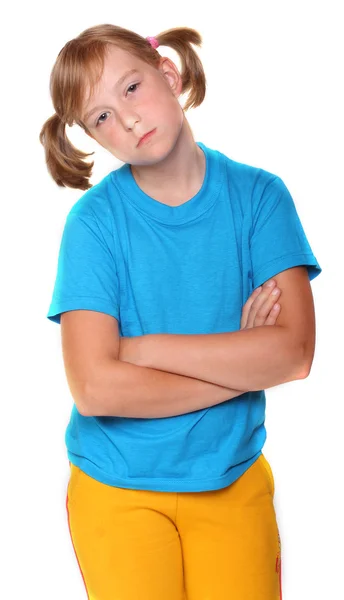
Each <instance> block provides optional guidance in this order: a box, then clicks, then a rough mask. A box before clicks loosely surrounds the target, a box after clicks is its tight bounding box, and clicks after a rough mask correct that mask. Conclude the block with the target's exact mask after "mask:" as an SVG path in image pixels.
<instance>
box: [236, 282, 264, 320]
mask: <svg viewBox="0 0 344 600" xmlns="http://www.w3.org/2000/svg"><path fill="white" fill-rule="evenodd" d="M261 290H262V286H259V288H256V289H255V290H254V292H252V294H251V296H250V297H249V299H248V300H247V302H246V304H245V305H244V307H243V309H242V313H241V321H240V329H245V327H246V325H247V320H248V316H249V314H250V310H251V306H252V304H253V302H254V301H255V299H256V298H257V297H258V296H259V294H260V292H261Z"/></svg>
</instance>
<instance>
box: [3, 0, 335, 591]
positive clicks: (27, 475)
mask: <svg viewBox="0 0 344 600" xmlns="http://www.w3.org/2000/svg"><path fill="white" fill-rule="evenodd" d="M339 5H340V3H339V2H338V3H335V2H331V1H327V2H326V3H325V2H316V1H313V2H305V1H302V0H299V1H298V2H291V1H290V0H289V1H276V0H275V1H267V0H260V1H259V2H257V1H254V0H252V1H251V2H248V1H241V2H237V1H235V2H234V1H232V0H229V1H228V2H226V3H225V2H223V3H222V2H219V1H218V0H213V1H212V2H211V3H209V6H206V5H205V4H204V5H202V4H200V3H199V2H196V1H195V0H194V1H192V0H189V1H188V3H186V2H180V1H179V0H173V2H172V3H171V4H170V5H167V4H166V2H149V1H148V2H130V3H129V2H123V3H120V2H116V3H115V2H113V1H111V2H109V1H108V0H103V1H102V2H101V3H98V2H87V1H85V0H83V1H82V2H80V1H76V0H74V1H73V2H72V1H69V2H66V1H65V0H63V1H62V0H60V1H59V2H55V3H52V2H46V3H42V4H41V3H38V2H33V1H31V2H28V3H24V2H21V3H18V2H17V3H15V2H13V3H11V4H10V6H9V7H8V4H7V8H6V9H2V18H1V21H2V34H1V87H2V92H1V110H0V114H1V164H2V177H1V180H2V181H1V210H2V219H1V289H2V293H1V309H2V310H1V316H2V328H1V346H2V354H1V355H2V357H3V358H2V361H1V367H2V368H1V384H2V388H1V409H2V410H1V436H0V437H1V476H2V477H1V479H2V481H1V489H2V493H1V513H0V514H1V519H2V524H1V546H2V550H1V553H2V556H3V558H2V559H1V570H2V575H1V590H2V592H1V595H2V597H4V598H6V600H14V599H15V600H17V599H18V600H19V599H20V600H22V599H24V598H35V600H47V599H49V600H60V599H61V598H63V599H64V600H85V599H86V593H85V590H84V585H83V582H82V579H81V575H80V572H79V569H78V565H77V562H76V559H75V555H74V550H73V547H72V544H71V540H70V537H69V531H68V526H67V515H66V508H65V499H66V487H67V483H68V477H69V465H68V459H67V454H66V449H65V445H64V434H65V429H66V426H67V424H68V420H69V416H70V411H71V408H72V402H73V400H72V397H71V394H70V392H69V388H68V386H67V382H66V378H65V373H64V367H63V362H62V353H61V342H60V327H59V326H58V325H56V324H54V323H52V322H50V321H49V320H48V319H47V318H46V314H47V311H48V308H49V304H50V301H51V294H52V290H53V285H54V281H55V275H56V265H57V254H58V250H59V244H60V239H61V234H62V229H63V226H64V222H65V218H66V215H67V213H68V212H69V210H70V208H71V207H72V206H73V204H74V203H75V202H76V201H77V200H78V199H79V198H80V196H81V194H82V192H81V191H80V190H70V189H66V188H59V187H57V185H56V184H55V183H54V182H53V180H52V179H51V178H50V176H49V174H48V172H47V169H46V166H45V162H44V150H43V147H42V146H41V145H40V144H39V141H38V135H39V132H40V129H41V126H42V124H43V122H44V121H45V120H46V119H47V118H48V117H49V116H50V115H51V114H52V113H53V112H54V110H53V107H52V103H51V99H50V96H49V76H50V71H51V69H52V67H53V64H54V61H55V60H56V57H57V54H58V52H59V51H60V49H61V48H62V47H63V46H64V44H65V43H66V42H67V41H68V40H69V39H71V38H73V37H76V36H77V35H79V33H81V32H82V31H83V30H84V29H86V28H88V27H90V26H93V25H97V24H100V23H113V24H116V25H121V26H123V27H126V28H129V29H132V30H134V31H136V32H137V33H139V34H141V35H143V36H144V37H145V36H147V35H151V36H153V35H157V34H159V33H160V32H161V31H163V30H165V29H168V28H170V27H177V26H188V27H192V28H195V29H197V30H198V31H199V32H200V34H201V35H202V37H203V46H202V48H201V49H199V50H198V52H199V55H200V57H201V60H202V61H203V65H204V68H205V72H206V77H207V84H208V87H207V95H206V98H205V101H204V103H203V104H202V105H201V106H200V107H199V108H197V109H195V110H191V111H189V112H188V113H187V118H188V119H189V122H190V124H191V127H192V129H193V132H194V136H195V140H196V141H202V142H203V143H205V144H206V145H208V146H209V147H210V148H214V149H218V150H220V151H221V152H223V153H225V154H227V156H229V157H230V158H232V159H234V160H237V161H240V162H245V163H247V164H251V165H253V166H258V167H262V168H264V169H266V170H268V171H270V172H273V173H275V174H278V175H279V176H280V177H281V178H282V179H283V180H284V182H285V183H286V185H287V186H288V188H289V190H290V192H291V193H292V196H293V198H294V201H295V204H296V207H297V210H298V213H299V215H300V218H301V221H302V223H303V226H304V229H305V232H306V235H307V237H308V240H309V242H310V244H311V247H312V249H313V252H314V254H315V256H316V257H317V259H318V261H319V263H320V265H321V267H322V269H323V272H322V273H321V275H320V276H319V277H318V278H316V279H315V280H314V282H312V289H313V294H314V300H315V306H316V316H317V347H316V354H315V358H314V362H313V368H312V371H311V374H310V376H309V377H308V378H307V379H305V380H303V381H298V382H293V383H288V384H285V385H281V386H279V387H276V388H274V389H270V390H268V391H267V413H266V427H267V432H268V438H267V441H266V444H265V446H264V453H265V455H266V457H267V458H268V460H269V461H270V464H271V466H272V469H273V472H274V476H275V484H276V493H275V507H276V512H277V517H278V522H279V528H280V533H281V538H282V553H283V554H282V561H283V600H305V599H308V598H309V599H310V598H312V600H318V599H319V600H324V599H330V598H331V599H332V598H339V597H342V596H341V594H342V593H343V573H342V572H343V559H344V555H343V541H342V538H343V533H344V528H343V506H344V502H343V492H342V489H343V487H342V482H341V479H342V475H343V468H342V463H343V433H342V417H343V406H342V405H343V400H344V398H343V396H344V395H343V380H342V373H343V367H342V364H341V363H342V361H341V359H342V358H343V350H342V341H343V337H344V331H343V315H342V292H343V283H342V263H343V258H342V256H343V251H342V237H343V227H342V218H343V206H342V205H343V183H342V179H343V134H344V128H343V106H344V98H343V92H342V80H343V56H344V48H343V34H342V31H343V21H342V18H340V16H339V14H340V11H339V9H340V6H339ZM159 52H161V54H163V55H165V56H169V57H170V58H172V60H175V62H176V64H179V63H178V58H177V56H176V55H174V54H173V52H172V51H169V50H167V49H166V48H159ZM74 130H75V131H74ZM70 137H71V139H72V141H73V142H74V143H77V144H78V147H80V149H83V150H86V151H93V150H95V151H96V154H95V156H94V157H92V158H95V168H94V174H93V178H92V183H97V182H98V181H99V180H100V179H101V178H102V177H103V176H105V175H106V174H107V173H108V172H109V171H110V170H112V169H113V168H117V166H119V164H117V163H116V160H115V159H114V157H112V156H111V155H106V153H105V151H103V150H102V149H101V148H96V147H95V146H92V144H93V142H92V140H90V139H89V138H86V136H85V135H84V134H83V133H82V132H81V131H77V130H76V127H74V128H71V129H70ZM75 140H77V142H75ZM99 600H100V599H99ZM162 600H163V599H162ZM200 600H202V599H201V598H200ZM233 600H236V599H234V598H233ZM240 600H241V599H240ZM252 600H253V599H252ZM267 600H269V599H267Z"/></svg>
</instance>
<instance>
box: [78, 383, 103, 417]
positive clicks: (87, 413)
mask: <svg viewBox="0 0 344 600" xmlns="http://www.w3.org/2000/svg"><path fill="white" fill-rule="evenodd" d="M96 406H97V403H96V400H95V396H94V393H93V392H91V388H90V386H88V385H87V386H86V387H85V391H84V394H83V396H82V400H79V406H77V408H78V411H79V413H80V414H81V415H82V416H83V417H95V416H96V415H98V416H100V414H99V412H97V411H96V410H95V407H96Z"/></svg>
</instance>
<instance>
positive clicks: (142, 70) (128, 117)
mask: <svg viewBox="0 0 344 600" xmlns="http://www.w3.org/2000/svg"><path fill="white" fill-rule="evenodd" d="M132 69H136V70H137V72H136V73H133V74H129V75H128V76H126V77H125V79H122V80H121V78H122V76H123V75H124V74H125V73H126V72H127V71H130V70H132ZM181 87H182V81H181V77H180V74H179V72H178V69H177V67H176V66H175V65H174V63H173V62H172V61H170V60H169V59H168V58H161V60H160V65H159V68H158V69H156V68H154V67H151V66H150V65H148V64H147V63H145V62H143V61H141V60H139V59H138V58H136V57H135V56H132V55H131V54H130V53H128V52H126V51H124V50H121V49H119V48H116V47H114V46H110V48H109V52H108V54H107V56H106V58H105V61H104V71H103V74H102V78H101V80H100V82H99V84H98V85H97V87H96V88H95V90H94V93H93V95H92V97H91V98H89V99H88V91H87V102H86V103H84V106H83V115H82V116H83V119H82V120H83V122H84V124H85V125H86V127H87V129H88V131H89V133H88V135H90V136H91V137H92V138H94V139H95V140H96V141H97V142H98V143H99V144H100V145H101V146H102V147H103V148H105V149H107V150H109V152H111V154H113V155H114V156H116V158H118V159H119V160H121V161H122V162H126V163H129V164H132V165H150V164H154V163H156V162H159V161H160V160H163V159H164V158H166V156H167V155H168V154H169V152H170V151H171V150H172V148H173V147H174V145H175V144H176V141H177V139H178V136H179V134H180V132H181V129H182V126H183V120H184V113H183V110H182V107H181V106H180V104H179V101H178V97H179V95H180V93H181ZM91 111H92V113H91V114H90V112H91ZM152 130H155V132H154V133H153V135H152V136H150V137H149V138H148V139H147V140H146V141H144V142H143V143H141V144H140V145H138V144H139V141H140V138H141V137H142V136H143V135H144V134H146V133H148V132H150V131H152Z"/></svg>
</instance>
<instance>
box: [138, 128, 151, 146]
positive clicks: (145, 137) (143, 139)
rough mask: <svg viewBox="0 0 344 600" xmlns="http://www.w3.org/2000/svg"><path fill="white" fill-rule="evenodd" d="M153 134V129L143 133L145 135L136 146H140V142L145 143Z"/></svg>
mask: <svg viewBox="0 0 344 600" xmlns="http://www.w3.org/2000/svg"><path fill="white" fill-rule="evenodd" d="M154 133H155V129H152V131H149V132H148V133H145V135H144V136H142V138H141V139H140V141H139V143H138V144H137V145H138V146H140V145H141V144H142V142H145V141H146V140H148V139H149V138H150V137H151V136H152V135H153V134H154Z"/></svg>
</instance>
